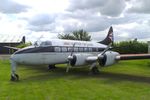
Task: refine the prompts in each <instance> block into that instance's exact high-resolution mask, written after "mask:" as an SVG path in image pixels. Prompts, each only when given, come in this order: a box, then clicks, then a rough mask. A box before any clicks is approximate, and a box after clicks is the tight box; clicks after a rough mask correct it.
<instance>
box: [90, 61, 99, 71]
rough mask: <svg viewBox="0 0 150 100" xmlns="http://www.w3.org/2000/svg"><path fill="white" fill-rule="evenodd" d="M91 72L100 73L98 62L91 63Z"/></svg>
mask: <svg viewBox="0 0 150 100" xmlns="http://www.w3.org/2000/svg"><path fill="white" fill-rule="evenodd" d="M90 73H91V74H99V70H98V67H97V66H96V62H95V63H93V64H92V65H91V67H90Z"/></svg>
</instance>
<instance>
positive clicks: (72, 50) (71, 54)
mask: <svg viewBox="0 0 150 100" xmlns="http://www.w3.org/2000/svg"><path fill="white" fill-rule="evenodd" d="M74 47H75V43H74V44H73V46H72V50H71V54H70V56H72V54H73V52H74Z"/></svg>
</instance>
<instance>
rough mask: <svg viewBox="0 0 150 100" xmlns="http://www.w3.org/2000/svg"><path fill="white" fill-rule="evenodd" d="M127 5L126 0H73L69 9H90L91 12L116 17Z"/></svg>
mask: <svg viewBox="0 0 150 100" xmlns="http://www.w3.org/2000/svg"><path fill="white" fill-rule="evenodd" d="M77 2H78V3H77ZM125 6H126V5H125V0H82V1H81V0H71V3H70V6H69V8H68V10H69V11H77V10H83V11H85V10H88V11H91V12H99V13H101V14H102V15H106V16H111V17H115V16H119V15H120V14H121V13H122V11H123V10H124V9H125Z"/></svg>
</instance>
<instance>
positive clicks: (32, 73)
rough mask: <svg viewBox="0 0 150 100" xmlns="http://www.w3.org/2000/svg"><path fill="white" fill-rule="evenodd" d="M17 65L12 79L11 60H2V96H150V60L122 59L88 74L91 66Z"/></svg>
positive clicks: (35, 99)
mask: <svg viewBox="0 0 150 100" xmlns="http://www.w3.org/2000/svg"><path fill="white" fill-rule="evenodd" d="M63 66H64V65H59V67H58V68H57V69H55V70H48V69H47V67H46V66H18V69H17V73H18V74H19V76H20V81H18V82H11V81H9V79H10V64H9V61H0V100H150V61H149V60H140V61H136V60H135V61H122V62H119V63H118V64H115V65H113V66H112V67H104V68H100V70H101V73H100V74H99V75H89V74H88V68H76V69H75V68H73V69H71V70H70V72H69V73H65V70H66V69H65V67H63Z"/></svg>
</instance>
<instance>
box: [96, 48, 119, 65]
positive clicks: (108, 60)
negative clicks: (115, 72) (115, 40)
mask: <svg viewBox="0 0 150 100" xmlns="http://www.w3.org/2000/svg"><path fill="white" fill-rule="evenodd" d="M118 55H119V53H118V52H113V51H107V52H106V53H105V54H104V55H103V57H100V56H99V57H98V62H99V65H100V66H109V65H112V64H114V63H116V62H117V60H116V56H118Z"/></svg>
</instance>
